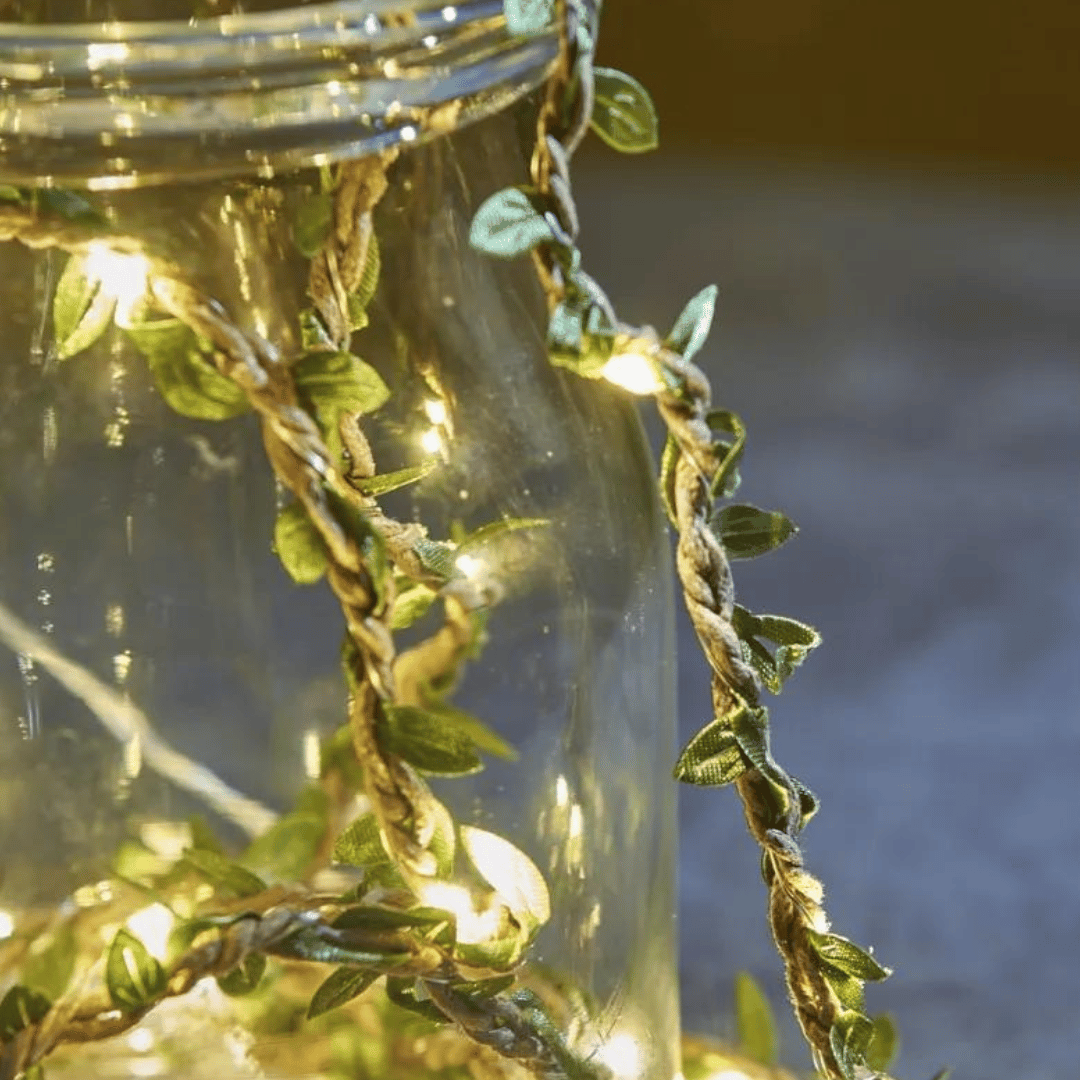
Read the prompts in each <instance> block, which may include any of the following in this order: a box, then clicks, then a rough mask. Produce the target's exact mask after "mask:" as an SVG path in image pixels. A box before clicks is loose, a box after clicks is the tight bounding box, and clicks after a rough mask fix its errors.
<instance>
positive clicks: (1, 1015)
mask: <svg viewBox="0 0 1080 1080" xmlns="http://www.w3.org/2000/svg"><path fill="white" fill-rule="evenodd" d="M51 1008H52V1002H51V1001H50V1000H49V999H48V998H47V997H46V996H45V995H44V994H41V993H39V992H38V991H37V990H32V989H30V987H28V986H22V985H20V984H16V985H15V986H13V987H11V989H10V990H8V992H7V993H6V994H5V995H4V996H3V998H0V1043H5V1042H9V1041H10V1040H11V1039H13V1038H15V1036H16V1035H18V1034H19V1032H20V1031H22V1030H23V1029H24V1028H28V1027H31V1026H33V1025H34V1024H37V1023H39V1022H40V1021H42V1020H44V1019H45V1017H46V1015H47V1014H48V1012H49V1010H50V1009H51Z"/></svg>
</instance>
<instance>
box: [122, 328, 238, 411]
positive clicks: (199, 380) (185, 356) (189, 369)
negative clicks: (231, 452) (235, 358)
mask: <svg viewBox="0 0 1080 1080" xmlns="http://www.w3.org/2000/svg"><path fill="white" fill-rule="evenodd" d="M124 329H125V330H126V331H127V334H128V336H129V337H130V338H131V340H132V341H133V342H134V344H135V347H136V348H137V349H138V350H139V352H141V353H142V354H143V356H145V357H146V360H147V363H148V364H149V365H150V373H151V375H153V377H154V383H155V384H156V385H157V388H158V392H159V393H160V394H161V396H162V397H163V398H164V399H165V401H166V402H167V403H168V405H169V407H170V408H172V409H173V410H174V411H175V412H178V413H180V415H181V416H189V417H191V418H192V419H194V420H228V419H230V418H231V417H233V416H239V415H240V414H241V413H242V412H246V411H247V410H248V409H249V408H250V405H249V404H248V399H247V395H246V394H245V393H244V391H243V390H241V389H240V387H239V386H237V384H236V383H234V382H233V381H232V379H229V378H226V377H225V376H224V375H222V374H221V372H219V371H218V370H217V368H215V367H213V366H212V365H211V364H210V363H209V362H208V361H207V360H206V359H205V358H204V357H203V354H202V351H201V350H200V348H199V343H198V340H197V338H196V337H195V333H194V331H192V330H191V328H190V327H188V326H186V325H185V324H184V323H182V322H181V321H180V320H179V319H158V320H154V321H152V322H145V323H140V324H138V325H137V326H130V327H125V328H124Z"/></svg>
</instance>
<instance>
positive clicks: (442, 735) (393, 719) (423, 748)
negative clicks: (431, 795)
mask: <svg viewBox="0 0 1080 1080" xmlns="http://www.w3.org/2000/svg"><path fill="white" fill-rule="evenodd" d="M378 739H379V745H380V747H381V748H382V749H383V750H384V751H385V752H386V753H389V754H396V755H397V756H398V757H400V758H402V759H403V760H404V761H407V762H408V763H409V764H410V765H412V766H413V767H414V768H417V769H419V770H420V771H421V772H426V773H434V774H435V775H437V776H462V775H466V774H468V773H474V772H478V771H479V770H480V769H482V768H483V762H481V760H480V757H479V755H478V754H477V753H476V749H475V748H474V746H473V744H472V742H471V741H470V740H469V739H468V738H466V737H465V736H464V735H463V734H462V733H461V731H460V730H459V728H458V726H457V725H456V724H454V723H453V722H452V721H450V720H447V719H446V718H445V717H442V716H439V714H437V713H434V712H431V711H430V710H429V709H423V708H420V707H419V706H416V705H384V706H383V722H382V723H380V724H379V727H378Z"/></svg>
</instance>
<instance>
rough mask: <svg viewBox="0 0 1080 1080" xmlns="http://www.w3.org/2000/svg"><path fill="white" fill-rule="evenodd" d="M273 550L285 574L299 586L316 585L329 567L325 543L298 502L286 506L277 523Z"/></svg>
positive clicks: (275, 523)
mask: <svg viewBox="0 0 1080 1080" xmlns="http://www.w3.org/2000/svg"><path fill="white" fill-rule="evenodd" d="M274 551H276V552H277V557H278V558H279V559H280V560H281V565H282V566H284V567H285V572H286V573H287V574H288V575H289V577H291V578H292V579H293V581H295V582H296V583H297V584H299V585H312V584H314V583H315V582H316V581H318V580H319V578H321V577H322V576H323V574H325V573H326V571H327V568H328V567H329V566H330V556H329V554H328V553H327V550H326V544H325V543H324V542H323V538H322V537H321V536H320V535H319V530H318V529H317V528H316V527H315V524H314V522H313V521H312V520H311V518H309V517H308V515H307V511H306V510H305V509H304V507H303V506H302V505H301V504H300V503H298V502H294V503H290V504H289V505H288V506H286V507H285V508H284V509H283V510H282V511H281V512H280V513H279V514H278V516H277V519H276V520H275V522H274Z"/></svg>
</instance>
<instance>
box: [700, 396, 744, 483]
mask: <svg viewBox="0 0 1080 1080" xmlns="http://www.w3.org/2000/svg"><path fill="white" fill-rule="evenodd" d="M705 422H706V423H707V424H708V425H709V428H710V430H712V431H715V432H719V433H720V434H721V435H725V436H730V438H731V440H732V441H731V442H726V441H724V440H719V439H718V440H717V441H716V443H715V444H714V445H715V448H716V449H717V450H718V451H720V455H721V457H720V465H719V466H718V467H717V470H716V474H715V475H714V476H713V478H712V485H711V487H712V495H713V498H714V499H715V498H722V499H730V498H731V496H732V495H734V494H735V492H736V491H737V490H738V487H739V480H740V478H739V462H740V461H741V460H742V455H743V448H744V447H745V446H746V427H745V425H744V424H743V422H742V420H740V419H739V417H738V416H736V415H735V413H733V412H729V411H728V410H727V409H714V410H713V411H712V412H710V413H709V414H708V415H707V416H706V417H705Z"/></svg>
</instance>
